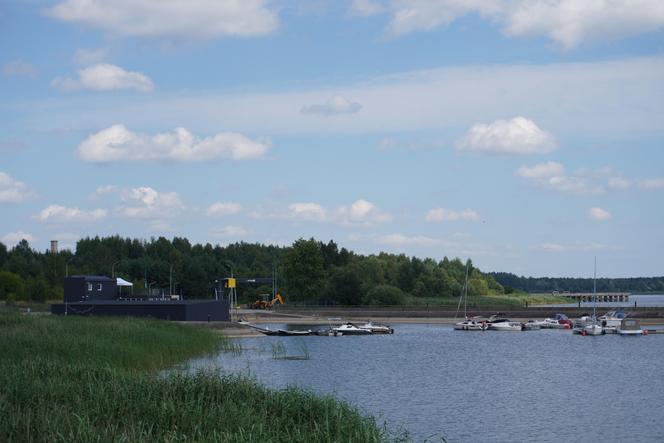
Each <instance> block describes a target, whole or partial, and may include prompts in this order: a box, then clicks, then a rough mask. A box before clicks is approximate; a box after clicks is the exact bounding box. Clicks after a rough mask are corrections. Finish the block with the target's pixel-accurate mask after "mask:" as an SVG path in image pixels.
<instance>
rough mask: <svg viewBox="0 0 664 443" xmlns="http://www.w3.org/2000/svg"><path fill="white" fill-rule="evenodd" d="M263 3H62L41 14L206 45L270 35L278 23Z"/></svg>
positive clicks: (250, 0) (132, 0)
mask: <svg viewBox="0 0 664 443" xmlns="http://www.w3.org/2000/svg"><path fill="white" fill-rule="evenodd" d="M266 3H267V2H266V1H265V0H242V1H237V0H236V1H219V0H196V1H186V2H183V1H181V0H64V1H61V2H59V3H58V4H56V5H55V6H53V7H51V8H48V9H47V10H46V11H45V13H46V14H47V15H49V16H51V17H54V18H56V19H59V20H62V21H65V22H69V23H80V24H83V25H86V26H90V27H95V28H100V29H103V30H105V31H108V32H110V33H112V34H116V35H123V36H140V37H174V38H194V39H208V38H214V37H222V36H230V35H234V36H242V37H250V36H257V35H264V34H269V33H271V32H273V31H274V30H275V29H276V28H277V26H278V24H279V19H278V17H277V15H276V14H275V13H274V12H272V11H271V10H270V9H268V8H267V7H266Z"/></svg>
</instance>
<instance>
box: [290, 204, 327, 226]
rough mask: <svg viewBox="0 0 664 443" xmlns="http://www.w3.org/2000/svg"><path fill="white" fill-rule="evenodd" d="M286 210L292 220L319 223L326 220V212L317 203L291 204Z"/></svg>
mask: <svg viewBox="0 0 664 443" xmlns="http://www.w3.org/2000/svg"><path fill="white" fill-rule="evenodd" d="M288 209H289V211H290V213H291V216H292V217H294V218H299V219H302V220H311V221H321V222H322V221H326V220H327V210H326V209H325V208H324V207H323V206H321V205H319V204H318V203H293V204H291V205H289V206H288Z"/></svg>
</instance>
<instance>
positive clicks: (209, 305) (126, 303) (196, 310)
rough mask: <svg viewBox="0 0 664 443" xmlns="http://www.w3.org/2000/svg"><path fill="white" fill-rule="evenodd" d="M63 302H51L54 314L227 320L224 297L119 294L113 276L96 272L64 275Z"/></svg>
mask: <svg viewBox="0 0 664 443" xmlns="http://www.w3.org/2000/svg"><path fill="white" fill-rule="evenodd" d="M64 291H65V295H64V303H58V304H54V305H51V313H53V314H57V315H119V316H133V317H153V318H160V319H164V320H177V321H229V320H230V303H229V301H228V300H227V299H223V298H222V299H199V300H193V299H192V300H173V299H168V298H166V299H162V298H159V297H153V298H151V297H134V296H132V297H131V298H122V297H120V296H119V294H118V285H117V281H116V279H113V278H109V277H104V276H96V275H76V276H72V277H65V281H64Z"/></svg>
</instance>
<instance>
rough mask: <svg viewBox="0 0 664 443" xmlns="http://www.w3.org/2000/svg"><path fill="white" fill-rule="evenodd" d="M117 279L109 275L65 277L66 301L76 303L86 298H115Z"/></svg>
mask: <svg viewBox="0 0 664 443" xmlns="http://www.w3.org/2000/svg"><path fill="white" fill-rule="evenodd" d="M117 291H118V288H117V284H116V280H115V279H112V278H108V277H101V276H89V275H76V276H73V277H65V281H64V293H65V297H64V301H65V302H66V303H76V302H79V301H86V300H114V299H115V298H116V297H117Z"/></svg>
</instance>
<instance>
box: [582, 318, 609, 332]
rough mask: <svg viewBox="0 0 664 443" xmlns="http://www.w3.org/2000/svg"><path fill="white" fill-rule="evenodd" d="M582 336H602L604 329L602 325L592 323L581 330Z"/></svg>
mask: <svg viewBox="0 0 664 443" xmlns="http://www.w3.org/2000/svg"><path fill="white" fill-rule="evenodd" d="M581 334H582V335H602V334H604V329H603V328H602V325H600V324H599V323H597V321H595V322H593V323H592V324H589V325H586V327H585V328H584V329H583V332H582V333H581Z"/></svg>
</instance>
